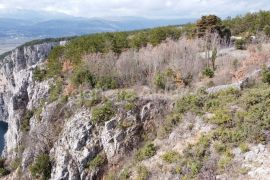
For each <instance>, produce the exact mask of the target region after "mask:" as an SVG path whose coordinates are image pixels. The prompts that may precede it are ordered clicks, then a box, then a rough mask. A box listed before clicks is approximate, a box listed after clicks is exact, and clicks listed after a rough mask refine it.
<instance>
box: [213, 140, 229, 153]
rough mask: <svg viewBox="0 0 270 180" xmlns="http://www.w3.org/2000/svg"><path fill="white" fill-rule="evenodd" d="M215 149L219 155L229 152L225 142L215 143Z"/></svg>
mask: <svg viewBox="0 0 270 180" xmlns="http://www.w3.org/2000/svg"><path fill="white" fill-rule="evenodd" d="M214 149H215V150H216V151H217V152H218V153H223V152H225V151H226V150H227V145H226V144H224V143H223V142H220V141H216V142H215V143H214Z"/></svg>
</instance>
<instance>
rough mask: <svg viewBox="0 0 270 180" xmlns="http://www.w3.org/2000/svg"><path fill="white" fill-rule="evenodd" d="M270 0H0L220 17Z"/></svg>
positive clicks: (113, 12)
mask: <svg viewBox="0 0 270 180" xmlns="http://www.w3.org/2000/svg"><path fill="white" fill-rule="evenodd" d="M268 1H269V0H260V1H258V0H237V1H235V0H188V1H187V0H57V1H56V0H34V1H31V2H29V0H0V9H4V8H5V9H16V8H20V9H32V10H47V11H52V12H60V13H65V14H69V15H74V16H84V17H94V16H145V17H163V18H171V17H199V16H201V15H202V14H209V13H214V14H217V15H219V16H222V17H226V16H229V15H236V14H242V13H245V12H247V11H258V10H260V9H264V10H268V9H270V4H269V2H268Z"/></svg>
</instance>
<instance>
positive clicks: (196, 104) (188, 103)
mask: <svg viewBox="0 0 270 180" xmlns="http://www.w3.org/2000/svg"><path fill="white" fill-rule="evenodd" d="M203 106H204V100H203V98H202V97H200V96H198V95H187V96H184V97H182V98H181V99H180V100H178V101H177V102H176V105H175V108H174V112H177V113H181V114H183V113H185V112H188V111H189V112H192V113H196V114H199V113H201V111H202V107H203Z"/></svg>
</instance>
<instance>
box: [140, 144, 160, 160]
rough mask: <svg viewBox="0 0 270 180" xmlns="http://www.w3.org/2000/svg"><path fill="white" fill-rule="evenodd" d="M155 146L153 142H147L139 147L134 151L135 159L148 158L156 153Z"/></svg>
mask: <svg viewBox="0 0 270 180" xmlns="http://www.w3.org/2000/svg"><path fill="white" fill-rule="evenodd" d="M156 150H157V148H156V147H155V145H154V144H147V145H145V146H144V147H143V148H141V149H139V150H138V152H137V153H136V160H137V161H143V160H145V159H148V158H150V157H152V156H154V155H155V154H156Z"/></svg>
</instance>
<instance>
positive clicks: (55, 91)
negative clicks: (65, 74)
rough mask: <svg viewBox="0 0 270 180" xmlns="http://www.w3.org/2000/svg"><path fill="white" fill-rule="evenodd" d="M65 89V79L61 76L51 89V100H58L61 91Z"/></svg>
mask: <svg viewBox="0 0 270 180" xmlns="http://www.w3.org/2000/svg"><path fill="white" fill-rule="evenodd" d="M62 91H63V80H62V79H61V78H58V79H57V80H56V82H55V85H53V86H52V87H51V89H50V91H49V94H50V95H49V101H50V102H53V101H56V100H57V99H58V98H59V97H60V95H61V93H62Z"/></svg>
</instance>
